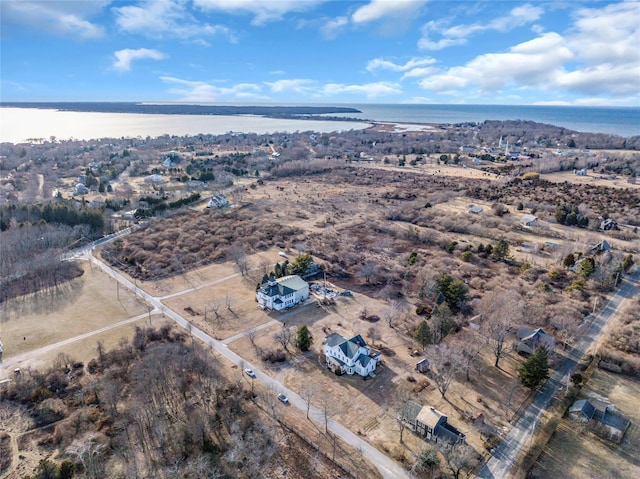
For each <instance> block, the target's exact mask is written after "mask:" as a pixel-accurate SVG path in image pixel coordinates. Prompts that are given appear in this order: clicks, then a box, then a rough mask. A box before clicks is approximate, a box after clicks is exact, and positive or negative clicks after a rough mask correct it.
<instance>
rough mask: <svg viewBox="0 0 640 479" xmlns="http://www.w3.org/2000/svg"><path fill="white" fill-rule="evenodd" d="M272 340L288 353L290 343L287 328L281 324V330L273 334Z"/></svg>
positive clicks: (289, 333)
mask: <svg viewBox="0 0 640 479" xmlns="http://www.w3.org/2000/svg"><path fill="white" fill-rule="evenodd" d="M273 338H274V339H275V340H276V341H277V342H278V343H279V344H280V345H281V346H282V347H283V348H284V350H285V351H287V352H289V348H288V346H289V344H290V343H291V329H289V328H287V327H286V326H285V325H284V324H283V325H282V329H280V330H279V331H278V332H277V333H276V334H274V335H273Z"/></svg>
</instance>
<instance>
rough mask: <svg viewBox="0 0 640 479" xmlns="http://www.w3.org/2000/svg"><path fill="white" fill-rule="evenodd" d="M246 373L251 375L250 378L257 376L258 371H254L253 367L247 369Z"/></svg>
mask: <svg viewBox="0 0 640 479" xmlns="http://www.w3.org/2000/svg"><path fill="white" fill-rule="evenodd" d="M244 373H245V374H246V375H247V376H249V377H250V378H255V377H256V373H254V372H253V369H249V368H247V369H245V370H244Z"/></svg>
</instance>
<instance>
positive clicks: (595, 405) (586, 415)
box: [569, 399, 631, 443]
mask: <svg viewBox="0 0 640 479" xmlns="http://www.w3.org/2000/svg"><path fill="white" fill-rule="evenodd" d="M569 417H570V418H571V419H573V420H575V421H580V422H582V423H585V424H587V425H588V427H589V428H590V429H591V430H592V431H593V432H594V433H595V434H597V435H599V436H601V437H604V438H606V439H609V440H610V441H614V442H617V443H620V442H622V439H623V438H624V435H625V433H626V432H627V429H629V426H630V425H631V421H630V420H629V419H627V418H626V417H624V416H623V415H622V414H620V413H618V412H616V411H615V408H614V406H613V405H612V404H610V403H608V402H605V401H601V400H598V399H580V400H578V401H576V402H574V403H573V405H572V406H571V407H570V408H569Z"/></svg>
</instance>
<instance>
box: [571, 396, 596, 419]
mask: <svg viewBox="0 0 640 479" xmlns="http://www.w3.org/2000/svg"><path fill="white" fill-rule="evenodd" d="M569 412H570V413H580V414H583V415H584V416H585V417H586V418H587V419H591V418H592V417H593V415H594V414H595V412H596V408H594V407H593V404H591V403H590V402H589V401H588V400H587V399H580V400H579V401H576V402H574V403H573V405H572V406H571V407H570V408H569Z"/></svg>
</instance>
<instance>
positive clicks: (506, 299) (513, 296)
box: [478, 290, 524, 367]
mask: <svg viewBox="0 0 640 479" xmlns="http://www.w3.org/2000/svg"><path fill="white" fill-rule="evenodd" d="M523 309H524V301H523V299H522V297H521V296H520V295H519V294H518V293H517V292H516V291H514V290H507V291H504V290H494V291H492V292H491V293H490V294H488V295H485V297H484V298H482V300H481V301H480V303H479V304H478V310H479V311H480V313H481V314H482V319H483V323H482V331H483V333H484V335H485V337H486V338H487V340H488V344H489V347H490V348H491V352H492V354H493V356H494V358H495V364H494V365H495V367H499V363H500V359H502V358H503V357H505V356H506V355H507V354H508V353H509V352H510V348H509V345H508V344H507V335H508V333H509V330H510V329H511V328H512V327H513V325H514V324H517V323H518V322H519V321H520V320H521V319H522V312H523Z"/></svg>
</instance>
